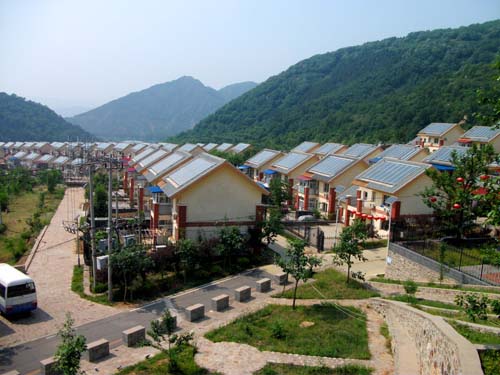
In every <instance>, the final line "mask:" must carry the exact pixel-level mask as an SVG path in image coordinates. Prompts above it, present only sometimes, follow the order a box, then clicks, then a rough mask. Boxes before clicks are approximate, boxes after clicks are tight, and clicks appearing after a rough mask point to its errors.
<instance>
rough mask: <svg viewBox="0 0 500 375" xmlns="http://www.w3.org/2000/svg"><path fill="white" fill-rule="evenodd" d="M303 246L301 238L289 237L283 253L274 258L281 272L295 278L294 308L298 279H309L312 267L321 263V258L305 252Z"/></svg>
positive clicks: (293, 305) (293, 306) (304, 244)
mask: <svg viewBox="0 0 500 375" xmlns="http://www.w3.org/2000/svg"><path fill="white" fill-rule="evenodd" d="M305 246H306V243H305V242H304V241H302V240H296V239H289V240H288V246H287V249H286V253H285V255H284V256H282V257H278V258H277V259H276V264H277V265H278V266H279V267H281V269H282V270H283V272H286V273H287V274H289V275H291V276H292V277H293V278H294V279H295V286H294V289H293V303H292V308H293V309H294V310H295V301H296V299H297V287H298V286H299V281H300V280H302V281H304V282H306V281H307V280H309V279H310V278H311V277H312V275H313V268H314V267H317V266H319V265H320V264H321V259H319V258H317V257H315V256H314V255H306V254H305Z"/></svg>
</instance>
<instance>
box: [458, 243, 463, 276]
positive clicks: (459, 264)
mask: <svg viewBox="0 0 500 375" xmlns="http://www.w3.org/2000/svg"><path fill="white" fill-rule="evenodd" d="M463 253H464V248H463V247H462V248H461V249H460V260H459V261H458V270H459V271H460V268H461V267H462V254H463Z"/></svg>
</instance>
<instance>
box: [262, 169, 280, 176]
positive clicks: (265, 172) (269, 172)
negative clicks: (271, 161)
mask: <svg viewBox="0 0 500 375" xmlns="http://www.w3.org/2000/svg"><path fill="white" fill-rule="evenodd" d="M276 173H278V172H276V171H275V170H273V169H266V170H265V171H264V174H268V175H270V174H276Z"/></svg>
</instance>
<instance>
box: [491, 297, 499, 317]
mask: <svg viewBox="0 0 500 375" xmlns="http://www.w3.org/2000/svg"><path fill="white" fill-rule="evenodd" d="M491 311H493V314H496V315H498V319H500V300H498V299H493V300H491Z"/></svg>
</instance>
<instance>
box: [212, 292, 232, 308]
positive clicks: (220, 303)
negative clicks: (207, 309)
mask: <svg viewBox="0 0 500 375" xmlns="http://www.w3.org/2000/svg"><path fill="white" fill-rule="evenodd" d="M228 307H229V296H228V295H227V294H221V295H218V296H217V297H214V298H212V310H214V311H222V310H225V309H227V308H228Z"/></svg>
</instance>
